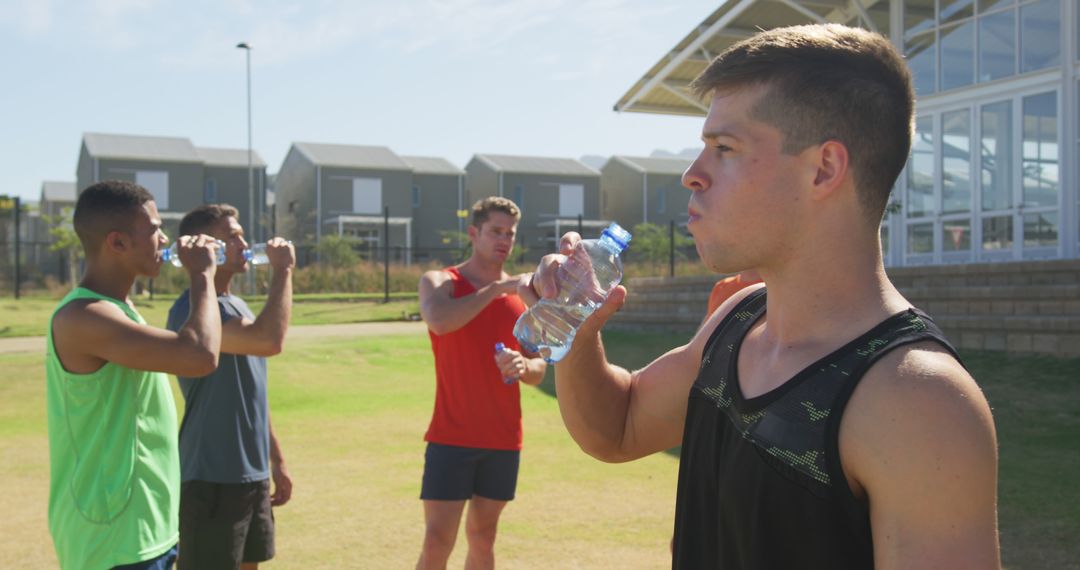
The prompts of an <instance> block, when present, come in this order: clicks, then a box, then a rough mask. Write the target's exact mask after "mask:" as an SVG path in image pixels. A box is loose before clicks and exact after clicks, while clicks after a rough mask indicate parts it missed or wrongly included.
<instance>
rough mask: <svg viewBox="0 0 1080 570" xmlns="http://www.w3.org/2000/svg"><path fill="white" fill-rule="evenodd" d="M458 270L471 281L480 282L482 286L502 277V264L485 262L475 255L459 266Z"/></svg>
mask: <svg viewBox="0 0 1080 570" xmlns="http://www.w3.org/2000/svg"><path fill="white" fill-rule="evenodd" d="M458 269H459V270H460V271H461V272H462V273H465V274H466V275H468V276H469V277H471V278H472V279H473V280H475V281H482V282H483V283H484V284H487V283H491V282H492V281H498V280H499V279H502V276H503V264H502V263H498V262H491V261H486V260H484V259H483V258H480V257H477V256H476V254H475V253H474V254H473V255H471V256H470V257H469V259H466V260H465V262H464V263H462V264H461V265H459V266H458Z"/></svg>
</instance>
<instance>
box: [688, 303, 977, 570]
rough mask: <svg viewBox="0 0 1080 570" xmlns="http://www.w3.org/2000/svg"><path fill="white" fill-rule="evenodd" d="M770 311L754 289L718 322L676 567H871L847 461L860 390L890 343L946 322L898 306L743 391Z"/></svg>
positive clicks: (701, 392) (694, 407)
mask: <svg viewBox="0 0 1080 570" xmlns="http://www.w3.org/2000/svg"><path fill="white" fill-rule="evenodd" d="M764 314H765V290H764V289H760V290H758V291H755V292H753V293H751V294H750V295H749V296H747V298H746V299H744V300H743V301H742V302H741V303H739V305H737V306H736V307H735V308H734V309H732V310H731V312H730V313H729V314H728V315H727V317H725V318H724V320H723V321H722V322H721V323H720V325H719V326H717V328H716V331H714V332H713V334H712V336H711V337H710V338H709V341H708V343H707V344H706V347H705V350H704V352H703V355H702V360H701V369H700V371H699V372H698V377H697V380H696V381H695V382H694V386H693V388H692V389H691V390H690V397H689V403H688V405H687V411H686V426H685V430H684V433H683V445H682V457H681V460H680V464H679V490H678V498H677V500H676V506H675V541H674V545H673V546H674V552H673V567H674V568H687V569H690V568H693V569H698V568H723V569H725V570H737V569H748V570H749V569H754V570H767V569H773V568H776V569H787V568H798V569H799V570H814V569H818V568H820V569H823V570H824V569H828V570H838V569H848V568H873V566H874V560H873V545H872V543H871V536H870V515H869V510H868V508H867V505H866V504H865V502H863V501H860V500H857V499H856V498H855V496H854V495H853V494H852V492H851V489H850V488H849V487H848V484H847V480H846V478H845V477H844V472H843V470H842V469H841V466H840V454H839V438H838V433H839V428H840V418H841V416H842V414H843V412H844V407H845V406H846V405H847V402H848V399H849V398H850V397H851V393H852V392H853V391H854V390H855V386H856V385H857V384H858V383H859V379H860V378H862V376H863V374H864V373H865V372H866V370H867V369H868V368H869V367H870V366H871V365H872V364H873V363H874V362H875V361H876V360H877V359H878V358H880V357H881V356H883V355H884V354H886V353H887V352H888V351H890V350H893V349H895V348H898V347H900V346H904V345H907V344H911V343H914V342H920V341H925V340H934V341H937V342H938V343H940V344H941V345H943V346H944V347H945V348H946V349H948V350H949V352H951V353H952V354H953V355H954V356H956V351H955V350H954V349H953V348H952V346H951V345H950V344H949V343H948V341H947V340H945V337H944V335H943V334H942V333H941V330H940V329H938V327H937V325H935V324H934V322H933V321H932V320H930V318H929V317H927V316H926V314H924V313H923V312H921V311H919V310H917V309H909V310H907V311H904V312H902V313H898V314H896V315H893V316H892V317H889V318H888V319H886V320H885V321H883V322H882V323H881V324H879V325H877V326H876V327H874V328H873V329H871V330H870V331H868V332H867V333H866V334H864V335H862V336H860V337H859V338H857V339H855V340H853V341H851V342H849V343H848V344H846V345H845V346H843V347H842V348H840V349H838V350H836V351H835V352H833V353H832V354H829V355H828V356H826V357H824V358H822V359H820V360H818V361H817V362H816V363H814V364H812V365H810V366H809V367H807V368H805V369H804V370H802V371H801V372H799V373H798V374H796V375H795V376H794V377H792V378H791V379H790V380H788V381H787V382H785V383H784V384H783V385H781V386H780V387H778V388H776V389H774V390H772V391H770V392H768V393H766V394H763V395H761V396H758V397H755V398H751V399H744V398H743V397H742V393H741V391H740V389H739V382H738V374H737V370H738V368H737V355H738V354H739V347H740V346H741V344H742V341H743V338H744V337H745V336H746V333H747V331H749V330H750V328H751V327H752V326H753V325H754V323H755V322H756V321H757V320H758V319H760V318H761V317H762V315H764Z"/></svg>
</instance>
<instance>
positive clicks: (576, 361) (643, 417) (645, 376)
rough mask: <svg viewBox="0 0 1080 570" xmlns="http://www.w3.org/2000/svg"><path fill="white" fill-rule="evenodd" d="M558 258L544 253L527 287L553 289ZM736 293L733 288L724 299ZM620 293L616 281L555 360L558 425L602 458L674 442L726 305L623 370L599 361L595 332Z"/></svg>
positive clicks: (634, 454) (624, 457) (569, 243)
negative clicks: (680, 339) (686, 335)
mask: <svg viewBox="0 0 1080 570" xmlns="http://www.w3.org/2000/svg"><path fill="white" fill-rule="evenodd" d="M577 239H578V238H577V234H574V233H570V234H567V236H564V239H563V243H562V244H561V247H560V249H561V250H562V251H563V252H564V254H565V253H566V252H568V251H569V250H570V249H571V248H572V247H573V243H574V242H576V240H577ZM562 259H563V256H562V255H551V256H546V257H545V258H544V260H543V261H541V263H540V266H539V268H538V269H537V273H536V275H535V277H534V279H533V287H534V288H535V290H536V291H537V292H538V293H541V294H543V296H545V297H550V296H553V295H554V294H555V292H556V289H557V287H555V285H554V281H553V275H554V270H555V268H556V267H557V266H558V264H559V263H560V262H561V261H562ZM526 296H527V294H526ZM534 298H535V296H534ZM736 298H741V296H738V295H737V296H736V297H733V298H732V300H731V302H735V299H736ZM625 299H626V289H624V288H623V287H621V286H620V287H616V288H615V289H614V290H613V291H612V292H611V293H610V294H609V295H608V298H607V300H606V301H605V302H604V304H603V305H601V306H600V308H598V309H597V310H596V311H595V312H594V313H593V314H592V315H591V316H590V317H589V318H588V319H586V321H585V322H584V323H583V324H582V326H581V328H580V329H578V332H577V335H576V336H575V338H574V344H573V347H572V348H571V350H570V352H569V353H568V354H567V355H566V357H565V358H563V359H562V360H561V361H559V362H558V363H556V364H555V386H556V391H557V392H558V394H559V409H560V411H561V412H562V417H563V422H564V423H565V424H566V429H567V430H568V431H569V432H570V435H571V436H572V437H573V438H574V441H576V442H577V444H578V445H579V446H581V448H582V450H584V451H585V452H586V453H588V454H589V455H592V456H594V457H596V458H597V459H600V460H603V461H609V462H621V461H629V460H632V459H637V458H640V457H644V456H646V455H649V454H652V453H655V452H657V451H661V450H664V449H668V448H671V447H674V446H676V445H679V443H680V442H681V441H682V430H683V424H684V422H685V419H686V405H687V397H688V394H689V390H690V387H691V385H693V382H694V379H695V377H696V374H697V370H698V368H699V365H700V362H701V354H702V351H703V350H704V345H705V342H706V341H707V340H708V336H709V334H710V333H711V331H712V330H713V329H714V328H715V326H716V324H717V323H718V322H719V319H720V318H722V315H724V314H726V313H727V310H728V308H729V307H730V306H731V305H730V304H727V306H721V308H720V309H718V310H717V311H716V313H715V314H714V315H713V317H712V318H711V320H710V321H709V323H707V324H706V326H704V327H702V328H701V330H699V331H698V333H697V335H695V336H694V338H693V339H691V341H690V342H689V343H688V344H687V345H685V346H680V347H678V348H675V349H672V350H670V351H668V352H667V353H666V354H664V355H662V356H660V357H659V358H657V359H656V360H654V361H653V362H651V363H650V364H648V365H647V366H645V367H644V368H642V369H641V370H638V371H636V372H633V373H631V372H629V371H627V370H626V369H624V368H621V367H619V366H615V365H613V364H611V363H609V362H608V361H607V358H606V356H605V354H604V345H603V341H602V340H601V338H600V330H601V328H602V327H603V325H604V323H606V322H607V320H608V318H610V317H611V315H613V314H614V313H615V312H616V311H618V310H619V308H620V307H622V304H623V302H624V301H625Z"/></svg>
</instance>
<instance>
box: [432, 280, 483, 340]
mask: <svg viewBox="0 0 1080 570" xmlns="http://www.w3.org/2000/svg"><path fill="white" fill-rule="evenodd" d="M501 293H502V290H501V288H500V287H499V286H498V285H497V284H496V283H491V284H488V285H485V286H483V287H481V288H479V289H477V290H476V292H474V293H470V294H468V295H464V296H462V297H454V298H447V299H440V300H439V301H438V302H437V303H433V304H432V306H431V307H429V308H428V310H427V311H425V314H424V321H425V322H426V323H427V325H428V328H430V329H431V330H432V331H433V332H434V333H435V334H447V333H452V332H454V331H456V330H458V329H460V328H461V327H463V326H465V325H467V324H469V321H471V320H473V318H475V317H476V315H479V314H480V311H483V310H484V307H486V306H488V303H490V302H491V301H492V300H494V299H495V298H496V297H498V296H499V295H500V294H501Z"/></svg>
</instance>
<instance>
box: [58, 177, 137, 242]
mask: <svg viewBox="0 0 1080 570" xmlns="http://www.w3.org/2000/svg"><path fill="white" fill-rule="evenodd" d="M153 200H154V195H153V194H151V193H150V191H148V190H147V189H146V188H143V187H142V186H139V185H138V184H135V183H134V182H127V181H124V180H103V181H101V182H98V183H96V184H92V185H90V186H87V187H86V189H84V190H83V191H82V192H81V193H80V194H79V199H78V200H77V201H76V202H75V213H74V214H73V215H72V225H73V226H74V227H75V234H76V235H78V236H79V241H80V242H82V246H83V251H85V252H86V253H87V255H92V254H93V253H94V252H96V251H97V250H98V248H100V247H101V244H102V242H104V241H105V236H107V235H109V232H115V231H121V232H131V229H132V225H133V224H132V222H133V219H134V216H133V214H134V213H135V210H137V209H139V208H141V207H142V205H143V204H145V203H147V202H151V201H153Z"/></svg>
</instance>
